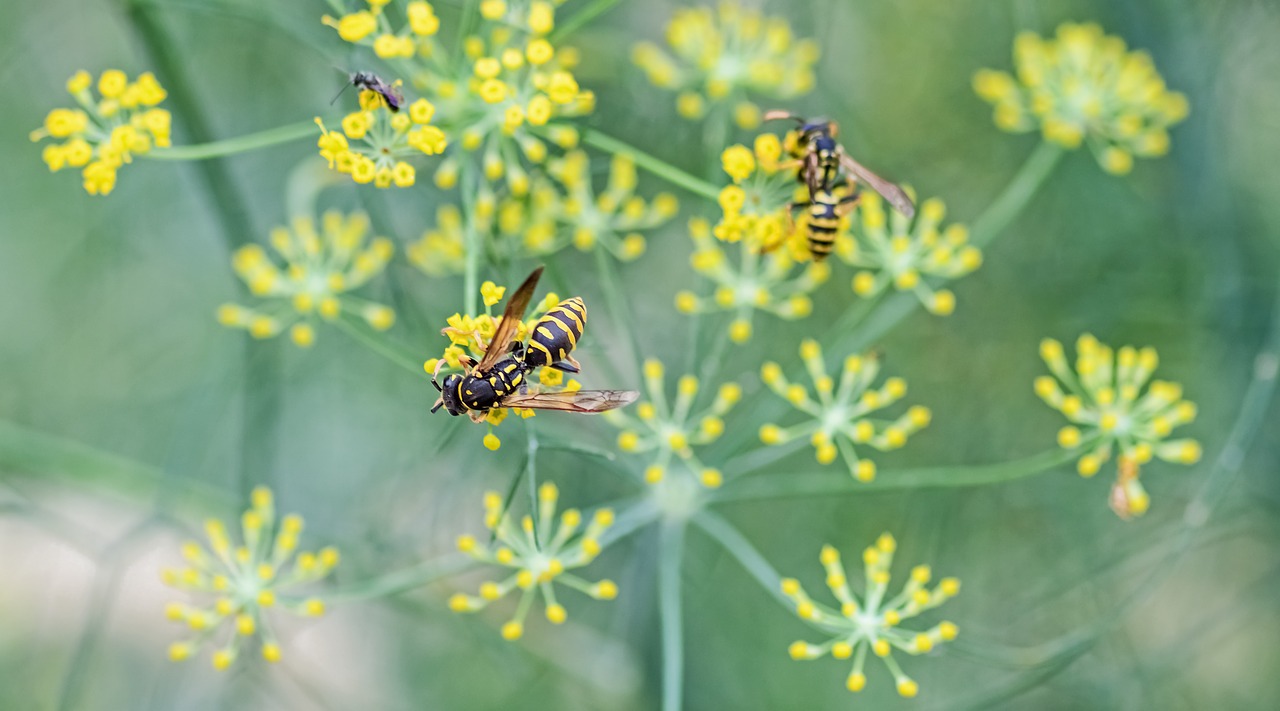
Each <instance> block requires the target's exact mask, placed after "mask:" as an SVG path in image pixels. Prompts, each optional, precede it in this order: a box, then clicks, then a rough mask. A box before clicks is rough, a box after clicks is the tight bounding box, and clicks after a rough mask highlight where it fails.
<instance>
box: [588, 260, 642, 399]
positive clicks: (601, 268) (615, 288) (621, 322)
mask: <svg viewBox="0 0 1280 711" xmlns="http://www.w3.org/2000/svg"><path fill="white" fill-rule="evenodd" d="M595 253H596V275H597V277H596V278H597V279H598V280H599V284H600V289H601V290H602V291H603V292H604V304H605V308H606V309H608V311H609V320H610V321H612V322H613V323H612V324H611V325H612V328H613V332H614V333H615V334H617V337H618V338H620V339H622V345H623V349H624V350H626V352H627V354H628V355H630V356H631V365H632V368H633V370H632V371H631V372H632V373H634V374H636V375H637V376H638V375H639V373H640V364H641V363H643V362H644V356H643V355H642V354H641V353H640V344H639V343H637V342H636V339H635V336H634V335H632V330H633V329H632V328H631V317H630V312H629V311H628V310H627V306H626V303H625V299H624V298H623V296H622V292H621V291H619V284H620V277H619V276H618V273H617V271H616V270H615V269H614V263H613V261H612V260H611V259H609V255H608V254H605V251H604V249H602V248H600V247H598V246H597V247H596V249H595Z"/></svg>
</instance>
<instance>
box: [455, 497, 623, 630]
mask: <svg viewBox="0 0 1280 711" xmlns="http://www.w3.org/2000/svg"><path fill="white" fill-rule="evenodd" d="M559 497H560V491H559V489H557V488H556V485H555V484H552V483H549V482H548V483H546V484H543V485H542V486H540V487H538V520H537V523H536V524H535V522H534V520H533V518H532V517H530V516H527V515H526V516H524V517H523V518H522V519H521V520H520V525H519V526H518V527H517V526H516V525H515V524H513V523H512V521H511V516H510V515H509V512H506V511H503V507H502V496H501V495H499V494H498V493H497V492H496V491H490V492H487V493H486V494H485V495H484V525H485V528H486V529H488V530H489V531H490V532H491V533H492V542H491V543H488V544H486V543H483V542H481V541H480V540H478V539H477V538H476V537H475V536H471V535H463V536H460V537H459V538H458V549H459V550H461V551H463V552H464V553H467V554H469V555H470V556H471V557H473V558H475V559H476V560H478V561H481V562H484V563H491V564H493V565H499V566H502V567H504V568H509V569H511V570H512V571H513V572H512V573H511V575H509V576H507V577H506V578H504V579H502V580H494V581H489V582H486V583H483V584H482V585H481V586H480V590H479V595H476V596H471V595H466V594H463V593H458V594H456V595H454V596H453V597H451V598H449V607H450V608H451V609H453V610H454V611H455V612H476V611H478V610H483V609H484V608H486V607H488V606H489V604H490V603H491V602H493V601H495V600H501V599H502V598H504V597H506V596H507V595H508V594H510V593H511V592H512V591H514V590H516V589H519V590H520V600H519V602H517V603H516V611H515V615H513V616H512V618H511V619H510V620H509V621H508V622H507V623H506V624H504V625H502V636H503V638H505V639H509V640H516V639H520V637H521V636H522V635H523V634H524V622H525V618H526V617H527V616H528V614H529V609H530V608H531V607H532V606H533V603H534V599H535V598H537V597H538V596H539V593H541V596H542V603H543V609H544V614H545V615H546V616H547V619H548V620H550V621H551V623H552V624H557V625H558V624H561V623H562V622H564V621H565V619H567V617H568V613H567V612H566V611H565V608H564V606H563V605H561V604H560V603H559V602H558V601H557V600H556V592H555V583H559V584H561V585H563V586H565V587H568V588H572V589H574V590H577V591H578V592H581V593H583V594H584V595H588V596H590V597H593V598H595V599H597V600H612V599H614V598H615V597H617V596H618V586H617V585H616V584H615V583H614V582H613V581H611V580H600V581H598V582H594V583H593V582H589V581H587V580H584V579H582V578H580V577H578V576H577V575H574V574H572V573H570V572H568V571H570V570H574V569H575V568H581V567H583V566H586V565H587V564H589V563H590V562H591V561H593V560H595V558H596V556H598V555H599V554H600V550H601V543H600V536H601V535H602V534H603V533H604V532H605V531H606V530H608V528H609V527H610V526H612V525H613V518H614V517H613V511H612V510H611V509H598V510H597V511H596V512H595V514H594V515H592V516H591V521H590V522H589V523H587V525H586V527H585V528H583V525H582V523H583V521H582V512H580V511H579V510H577V509H565V511H564V512H563V513H561V514H560V520H559V525H556V523H555V522H556V518H555V516H556V504H557V501H558V499H559Z"/></svg>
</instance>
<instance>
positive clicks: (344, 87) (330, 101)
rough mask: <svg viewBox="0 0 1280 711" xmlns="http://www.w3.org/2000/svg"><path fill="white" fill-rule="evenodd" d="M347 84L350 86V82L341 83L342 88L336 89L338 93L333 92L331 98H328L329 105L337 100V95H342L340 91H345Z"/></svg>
mask: <svg viewBox="0 0 1280 711" xmlns="http://www.w3.org/2000/svg"><path fill="white" fill-rule="evenodd" d="M349 86H351V83H350V82H347V83H346V84H343V85H342V89H340V90H339V91H338V93H337V94H334V96H333V98H332V99H330V100H329V105H330V106H333V102H335V101H337V100H338V97H339V96H342V92H344V91H346V90H347V87H349Z"/></svg>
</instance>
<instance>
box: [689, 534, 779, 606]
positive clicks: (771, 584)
mask: <svg viewBox="0 0 1280 711" xmlns="http://www.w3.org/2000/svg"><path fill="white" fill-rule="evenodd" d="M693 524H694V525H695V526H697V527H698V528H700V529H702V531H703V532H704V533H706V534H707V535H708V536H711V537H712V538H713V539H715V540H716V542H718V543H719V544H720V545H721V546H724V549H725V550H726V551H728V552H729V555H732V556H733V557H734V559H735V560H737V561H738V563H739V564H740V565H741V566H742V567H743V569H745V570H746V571H747V573H748V574H749V575H750V576H751V577H752V578H754V579H755V581H756V582H757V583H760V587H762V588H764V590H765V592H767V593H769V595H770V596H771V597H773V599H774V600H776V601H778V603H779V604H781V605H782V606H783V607H785V608H787V609H788V610H790V609H792V602H791V601H790V600H788V599H787V596H786V595H783V594H782V576H780V575H778V571H776V570H774V569H773V566H772V565H769V561H767V560H765V559H764V556H762V555H760V552H759V551H757V550H756V549H755V547H754V546H752V545H751V542H750V541H748V540H747V539H746V538H745V537H744V536H743V535H742V534H741V533H739V532H738V529H736V528H734V527H733V524H731V523H729V522H728V521H726V520H724V518H722V517H721V516H720V515H719V514H717V513H715V512H714V511H707V510H706V509H703V510H702V511H699V512H698V513H697V514H696V515H695V516H694V517H693Z"/></svg>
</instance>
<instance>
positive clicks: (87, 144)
mask: <svg viewBox="0 0 1280 711" xmlns="http://www.w3.org/2000/svg"><path fill="white" fill-rule="evenodd" d="M94 87H95V84H94V82H93V77H92V76H91V75H90V74H89V73H88V72H86V71H79V72H76V73H75V74H74V75H73V76H72V77H71V78H70V79H69V80H67V92H68V93H69V94H71V96H72V98H74V99H75V100H76V104H78V105H79V108H74V109H65V108H64V109H54V110H52V111H50V112H49V115H48V116H46V117H45V119H44V125H43V126H41V127H40V128H38V129H36V130H34V131H32V132H31V134H30V137H31V140H32V141H42V140H44V139H45V138H51V139H53V142H51V143H48V144H46V145H45V147H44V150H43V152H42V154H41V155H42V157H43V158H44V162H45V164H46V165H48V166H49V170H50V171H53V172H55V173H56V172H57V171H59V170H62V169H63V168H66V167H71V168H80V169H81V171H80V174H81V177H82V178H83V185H84V189H85V192H87V193H89V194H90V195H108V194H110V193H111V191H112V189H114V188H115V185H116V172H117V171H118V170H119V169H120V166H122V165H124V164H125V163H132V162H133V156H134V154H135V153H136V154H144V153H148V152H150V151H151V149H152V148H153V147H157V146H158V147H161V148H164V147H167V146H168V145H169V131H170V122H171V117H170V115H169V112H168V111H167V110H165V109H161V108H156V107H157V106H159V104H160V102H162V101H164V99H165V97H166V96H167V94H166V92H165V90H164V88H163V87H161V86H160V82H158V81H156V78H155V75H153V74H152V73H151V72H145V73H143V74H140V75H138V78H137V79H136V80H134V81H132V82H130V81H129V78H128V75H126V74H125V73H124V72H122V71H120V70H118V69H108V70H106V71H104V72H103V73H102V74H101V75H99V77H98V81H97V84H96V88H97V95H96V96H95V94H94V91H93V88H94ZM58 141H62V142H61V143H59V142H58Z"/></svg>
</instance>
